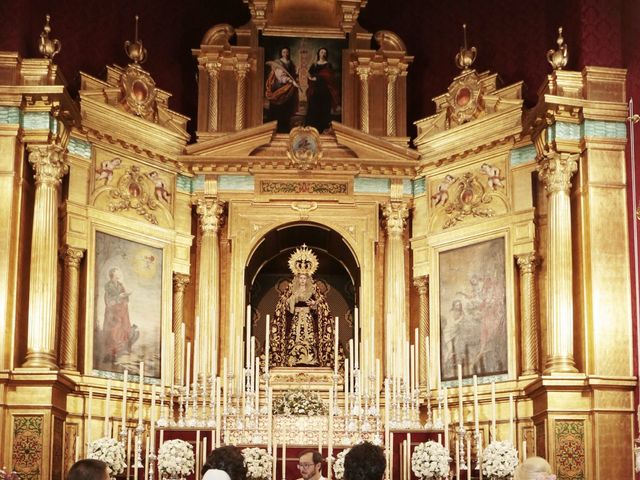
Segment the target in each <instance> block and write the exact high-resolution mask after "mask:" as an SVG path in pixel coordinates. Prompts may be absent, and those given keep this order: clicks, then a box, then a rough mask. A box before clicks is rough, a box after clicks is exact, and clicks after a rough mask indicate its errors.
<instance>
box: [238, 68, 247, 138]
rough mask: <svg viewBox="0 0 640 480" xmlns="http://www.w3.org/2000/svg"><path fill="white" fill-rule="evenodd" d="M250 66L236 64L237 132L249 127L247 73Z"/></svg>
mask: <svg viewBox="0 0 640 480" xmlns="http://www.w3.org/2000/svg"><path fill="white" fill-rule="evenodd" d="M248 71H249V64H248V63H247V62H238V63H237V64H236V78H237V80H238V91H237V94H236V130H242V129H244V128H245V127H246V126H247V72H248Z"/></svg>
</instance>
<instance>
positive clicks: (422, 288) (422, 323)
mask: <svg viewBox="0 0 640 480" xmlns="http://www.w3.org/2000/svg"><path fill="white" fill-rule="evenodd" d="M413 286H414V287H416V288H417V289H418V299H419V304H418V315H419V317H418V334H419V335H420V339H419V340H420V345H418V350H419V351H420V366H419V368H420V386H421V387H423V386H424V387H426V385H427V343H426V342H427V337H428V336H429V277H428V276H426V275H425V276H424V277H419V278H415V279H414V280H413Z"/></svg>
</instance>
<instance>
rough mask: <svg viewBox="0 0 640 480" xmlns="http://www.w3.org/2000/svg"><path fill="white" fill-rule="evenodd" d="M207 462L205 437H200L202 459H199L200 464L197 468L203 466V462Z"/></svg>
mask: <svg viewBox="0 0 640 480" xmlns="http://www.w3.org/2000/svg"><path fill="white" fill-rule="evenodd" d="M205 463H207V437H204V438H203V439H202V459H201V460H200V466H199V467H198V470H200V469H201V468H202V467H204V464H205Z"/></svg>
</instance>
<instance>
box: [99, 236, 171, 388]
mask: <svg viewBox="0 0 640 480" xmlns="http://www.w3.org/2000/svg"><path fill="white" fill-rule="evenodd" d="M95 251H96V254H95V255H96V256H95V269H94V271H95V283H94V285H95V288H94V322H93V368H94V369H95V370H102V371H107V372H123V371H124V369H125V368H126V369H129V371H133V372H137V371H138V369H139V364H140V362H144V373H145V376H146V377H155V378H159V377H160V337H161V317H162V250H161V249H159V248H154V247H150V246H147V245H143V244H141V243H137V242H133V241H130V240H126V239H123V238H118V237H115V236H113V235H108V234H106V233H102V232H96V248H95Z"/></svg>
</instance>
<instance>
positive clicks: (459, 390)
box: [458, 364, 464, 428]
mask: <svg viewBox="0 0 640 480" xmlns="http://www.w3.org/2000/svg"><path fill="white" fill-rule="evenodd" d="M458 409H459V411H460V414H459V416H460V418H459V427H460V428H462V422H463V419H462V417H463V416H464V415H463V408H462V365H460V364H458Z"/></svg>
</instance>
